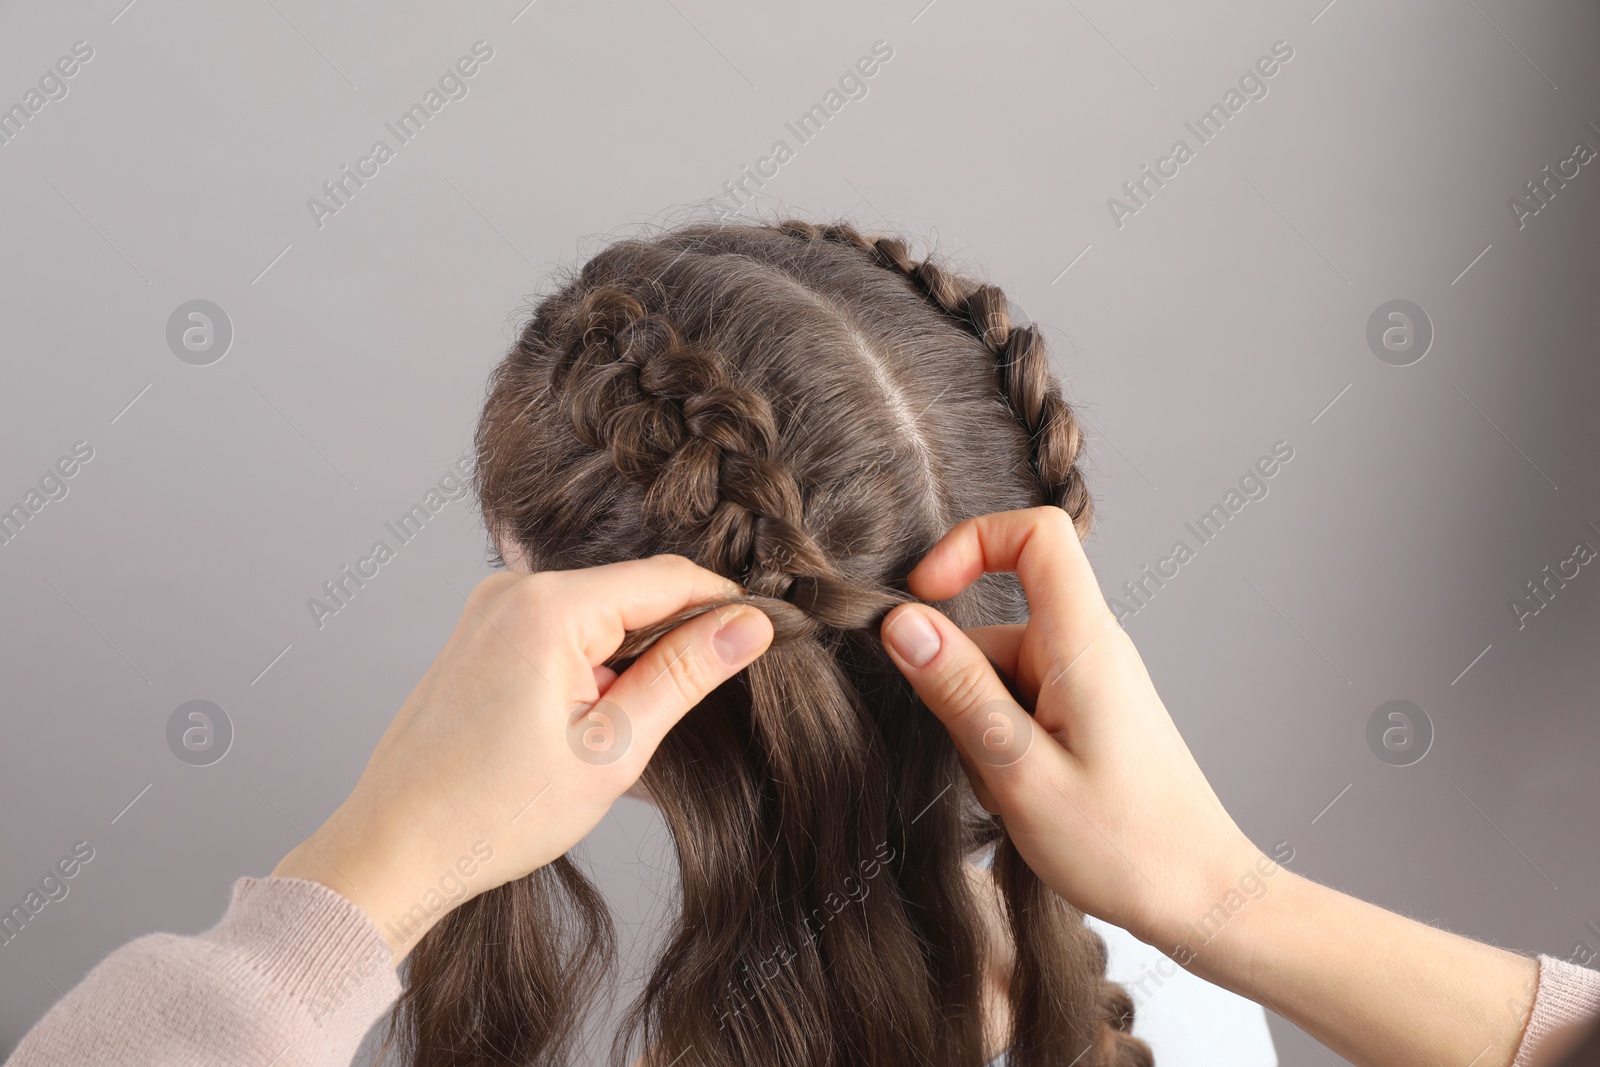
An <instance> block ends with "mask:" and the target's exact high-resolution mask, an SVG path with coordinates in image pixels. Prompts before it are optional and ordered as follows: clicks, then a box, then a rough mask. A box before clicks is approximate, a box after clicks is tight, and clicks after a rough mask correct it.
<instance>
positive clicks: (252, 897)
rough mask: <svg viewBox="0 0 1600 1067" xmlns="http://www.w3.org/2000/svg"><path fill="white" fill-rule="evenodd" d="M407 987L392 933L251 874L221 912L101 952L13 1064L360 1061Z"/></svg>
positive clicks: (292, 884) (337, 1066) (311, 888)
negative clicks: (201, 927)
mask: <svg viewBox="0 0 1600 1067" xmlns="http://www.w3.org/2000/svg"><path fill="white" fill-rule="evenodd" d="M399 993H400V980H399V977H398V975H397V974H396V972H395V968H394V966H393V965H392V964H391V962H390V953H389V948H388V946H387V944H386V943H385V942H384V939H383V935H382V934H381V933H379V931H378V928H377V927H376V926H375V925H373V923H372V921H371V920H370V919H368V918H367V916H366V915H365V914H364V913H363V912H362V911H361V910H360V909H359V908H357V907H356V906H355V905H354V904H352V903H350V902H349V901H348V900H346V899H345V898H344V897H342V896H340V895H339V894H338V893H335V892H334V891H333V890H332V889H329V888H328V887H327V886H324V885H321V884H319V883H317V882H308V881H304V880H302V879H299V878H241V879H239V881H238V882H237V883H235V884H234V887H233V899H232V901H231V902H230V903H229V905H228V910H227V912H226V914H224V915H223V917H222V920H221V921H220V922H218V923H217V925H215V926H213V927H212V928H211V929H209V930H207V931H205V932H204V933H202V934H198V935H196V936H194V937H180V936H178V935H175V934H152V935H150V936H147V937H141V938H139V939H137V940H135V941H132V942H130V943H128V944H127V945H124V946H123V947H122V948H120V949H118V950H117V951H115V952H113V953H112V954H111V955H110V956H107V957H106V958H105V959H104V960H102V961H101V962H100V963H99V965H98V966H96V967H95V968H94V969H93V970H92V971H90V972H89V974H88V975H87V976H86V977H85V978H84V979H83V981H82V982H80V983H78V985H77V986H76V987H74V988H73V989H72V991H71V992H69V993H68V994H67V995H66V997H64V998H63V999H62V1000H61V1001H59V1002H58V1003H57V1004H56V1005H55V1006H54V1007H52V1008H51V1009H50V1011H49V1012H47V1013H46V1014H45V1016H44V1018H42V1019H40V1020H39V1022H38V1023H37V1024H35V1025H34V1027H33V1029H31V1030H29V1031H28V1033H27V1034H26V1035H25V1036H24V1037H23V1039H22V1042H21V1043H20V1044H19V1045H18V1046H17V1048H16V1051H15V1052H14V1053H13V1054H12V1056H11V1058H10V1059H9V1060H7V1061H6V1063H7V1065H8V1067H67V1065H69V1064H70V1065H73V1067H102V1065H111V1064H118V1065H128V1067H155V1065H157V1064H159V1065H161V1067H200V1065H212V1064H218V1063H245V1064H256V1065H258V1067H268V1065H269V1064H270V1065H272V1067H301V1065H304V1067H348V1064H349V1063H350V1061H351V1059H352V1058H353V1057H354V1056H355V1053H356V1050H357V1048H358V1047H359V1046H360V1044H361V1040H362V1038H363V1037H364V1036H365V1035H366V1033H367V1031H368V1030H369V1029H370V1028H371V1027H372V1024H373V1023H374V1022H376V1021H377V1019H378V1018H379V1016H381V1015H382V1014H383V1013H384V1012H385V1010H387V1009H388V1008H389V1006H390V1005H391V1004H393V1002H394V1000H395V998H396V997H397V996H398V995H399Z"/></svg>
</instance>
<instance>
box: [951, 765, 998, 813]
mask: <svg viewBox="0 0 1600 1067" xmlns="http://www.w3.org/2000/svg"><path fill="white" fill-rule="evenodd" d="M956 758H957V759H959V760H960V761H961V771H962V773H963V774H965V775H966V776H967V784H968V785H970V786H971V787H972V795H973V796H975V797H977V798H978V803H979V805H981V806H982V808H983V810H984V811H986V812H988V813H989V814H990V815H999V814H1000V806H999V805H998V804H996V803H995V801H994V794H993V793H991V792H990V791H989V787H988V785H986V784H985V783H984V781H983V775H981V774H979V773H978V768H976V767H974V766H973V765H972V761H971V760H970V759H968V758H967V754H966V753H965V752H963V751H961V750H960V749H959V748H958V749H956Z"/></svg>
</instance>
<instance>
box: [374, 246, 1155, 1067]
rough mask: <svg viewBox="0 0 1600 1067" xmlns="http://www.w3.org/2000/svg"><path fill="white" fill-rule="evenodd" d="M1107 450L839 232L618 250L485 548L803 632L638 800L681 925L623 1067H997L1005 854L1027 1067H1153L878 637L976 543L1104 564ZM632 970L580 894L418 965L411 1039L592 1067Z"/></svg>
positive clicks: (535, 401)
mask: <svg viewBox="0 0 1600 1067" xmlns="http://www.w3.org/2000/svg"><path fill="white" fill-rule="evenodd" d="M1080 441H1081V437H1080V432H1079V427H1078V424H1077V422H1076V420H1075V418H1074V416H1073V413H1072V410H1071V409H1070V408H1069V407H1068V406H1067V404H1066V403H1065V402H1064V401H1063V400H1062V398H1061V393H1060V389H1059V386H1058V384H1057V382H1056V379H1055V377H1054V376H1053V375H1052V374H1051V371H1050V368H1049V364H1048V360H1047V357H1046V354H1045V346H1044V342H1043V340H1042V338H1041V336H1040V333H1039V330H1038V329H1037V327H1035V326H1033V325H1020V326H1019V325H1017V324H1015V323H1013V321H1012V318H1011V315H1010V312H1009V310H1008V304H1007V301H1006V299H1005V297H1004V295H1003V294H1002V293H1001V292H1000V291H999V290H998V289H996V288H994V287H992V286H989V285H977V284H974V283H972V282H970V281H968V280H966V279H964V278H962V277H960V276H959V275H957V274H955V273H953V272H951V271H950V270H948V269H946V268H945V267H944V266H942V265H941V264H940V263H939V262H938V261H936V260H935V259H933V258H928V259H924V260H921V261H917V260H914V259H912V258H911V256H910V254H909V253H908V250H907V245H906V243H905V242H904V241H902V240H900V239H898V238H895V237H880V238H877V239H876V240H870V239H868V238H866V237H864V236H862V235H861V234H860V233H859V232H858V231H857V230H856V229H855V228H853V227H852V226H850V225H848V224H844V223H838V224H834V225H827V226H814V225H811V224H809V223H805V222H792V221H791V222H784V223H781V224H777V225H763V224H737V225H727V224H701V225H691V226H687V227H684V228H680V229H676V230H672V231H669V232H665V233H661V234H658V235H655V236H651V237H649V238H641V239H633V240H624V241H620V242H618V243H615V244H613V245H611V246H610V247H608V248H606V249H604V250H603V251H601V252H600V253H599V254H597V255H595V256H594V257H593V258H592V259H590V260H589V261H588V262H587V263H586V264H584V266H583V268H582V269H581V271H579V272H577V273H576V274H575V275H574V276H572V277H570V278H568V279H566V280H565V283H564V284H563V285H562V286H561V287H560V288H559V289H558V290H557V291H556V292H555V293H554V294H553V295H551V296H549V297H548V298H546V299H544V300H543V301H542V302H541V303H540V304H539V305H538V307H537V308H536V310H535V312H534V314H533V315H532V318H531V320H530V321H529V322H528V323H527V325H526V327H525V328H524V330H523V332H522V334H521V337H520V339H519V340H518V342H517V344H516V345H515V347H514V348H513V349H512V350H511V352H510V353H509V354H508V355H507V356H506V357H505V360H504V361H503V362H502V363H501V364H500V366H499V367H498V368H497V369H496V371H495V372H494V375H493V378H492V379H491V381H490V389H489V396H488V400H487V403H486V405H485V408H484V412H483V417H482V420H481V422H480V424H479V428H478V434H477V450H478V461H477V469H476V486H477V489H478V493H479V496H480V499H481V502H482V506H483V511H484V516H485V520H486V522H487V524H488V526H489V529H490V530H491V531H493V532H495V533H496V534H497V535H498V537H499V538H500V543H501V544H503V545H514V546H515V549H516V551H517V552H518V553H519V554H521V555H524V556H525V557H526V560H527V561H528V563H529V564H530V565H531V567H532V568H534V569H555V568H559V569H566V568H573V567H582V566H588V565H593V564H600V563H607V562H612V561H616V560H621V559H628V558H636V557H641V556H647V555H651V554H654V553H658V552H678V553H682V554H683V555H686V556H689V557H690V558H692V559H694V560H695V561H696V562H698V563H700V564H702V565H703V566H706V567H708V568H710V569H712V570H715V571H718V572H720V573H722V574H724V575H727V576H729V577H732V578H735V579H736V580H738V581H740V582H741V583H743V585H744V586H745V587H746V588H747V589H748V590H749V591H750V592H751V594H752V595H751V598H750V599H751V600H752V602H755V603H758V604H759V605H761V606H762V607H763V609H764V610H766V611H767V612H768V614H769V615H771V616H772V618H773V620H774V624H775V631H776V638H775V640H774V644H773V647H772V648H771V649H770V650H769V651H768V652H767V653H766V654H765V655H764V656H762V657H761V658H760V659H758V660H757V661H756V662H755V663H754V664H752V665H751V666H750V667H748V668H747V669H746V670H745V671H743V672H742V673H741V674H740V675H739V676H738V677H736V678H734V679H733V680H732V681H730V682H728V683H726V684H724V685H723V686H721V687H720V688H719V689H718V690H717V691H716V692H715V693H714V694H713V695H712V696H711V697H710V698H708V699H707V700H705V701H704V702H703V703H702V704H701V705H700V706H699V707H697V708H696V709H694V710H693V711H691V712H690V713H689V715H688V716H687V717H686V718H684V719H683V721H682V722H681V723H680V724H679V725H678V726H676V727H675V728H674V729H673V730H672V732H671V733H670V734H669V735H668V737H667V738H666V740H665V742H664V743H663V744H662V745H661V747H660V749H659V750H658V751H657V753H656V754H655V755H654V757H653V758H652V760H651V762H650V764H649V767H648V769H647V770H646V772H645V775H644V778H643V779H642V781H643V784H644V786H645V788H646V789H647V790H648V792H649V793H650V795H651V798H652V799H653V800H654V801H655V802H656V804H657V806H658V807H659V808H660V809H661V812H662V815H663V816H664V818H665V821H666V824H667V826H668V827H669V829H670V831H671V834H672V837H673V841H674V843H675V845H676V850H677V858H678V866H679V870H680V875H681V881H682V900H681V906H682V907H681V915H680V917H679V918H678V920H677V922H676V924H675V926H674V927H673V929H672V930H671V931H670V933H669V936H668V938H667V939H666V944H665V949H664V951H663V953H662V955H661V956H660V959H659V960H658V961H657V962H656V964H655V966H654V971H653V973H652V974H651V976H650V978H649V980H648V983H647V984H646V986H645V988H644V990H643V993H642V995H641V997H640V998H639V1000H638V1001H637V1002H636V1003H635V1004H634V1005H633V1006H632V1008H631V1009H630V1011H629V1012H628V1014H627V1016H626V1024H625V1026H624V1028H623V1030H622V1032H621V1033H619V1034H618V1035H617V1039H616V1041H615V1043H614V1045H613V1048H612V1062H613V1063H620V1062H623V1061H625V1059H626V1057H627V1056H628V1055H629V1054H630V1052H637V1051H639V1050H640V1049H643V1050H645V1051H646V1054H647V1057H648V1060H647V1062H648V1063H650V1064H651V1067H666V1065H667V1064H674V1065H675V1067H701V1065H717V1067H752V1065H754V1067H791V1065H793V1067H856V1065H871V1067H976V1065H979V1064H981V1063H983V1062H984V1060H985V1058H986V1057H985V1049H984V1041H983V1016H982V1012H981V1004H982V992H983V988H982V987H983V983H982V975H983V974H984V967H985V965H986V962H990V961H989V960H988V957H989V955H990V949H989V947H987V946H986V944H985V940H984V935H983V927H982V921H983V919H982V909H981V905H980V902H979V900H978V898H977V895H976V893H975V891H974V888H973V885H972V884H971V882H969V879H968V876H967V873H966V872H967V867H966V863H967V860H968V857H970V856H971V855H973V854H974V853H975V852H976V851H977V850H978V849H980V848H983V847H985V846H986V845H990V844H994V845H996V846H997V847H996V851H995V860H994V872H995V882H996V885H997V886H998V888H999V896H1000V898H1001V900H1002V901H1003V912H1004V917H1005V921H1006V922H1008V923H1009V934H1010V941H1011V947H1010V951H1011V954H1012V955H1013V956H1014V964H1013V966H1012V969H1011V974H1010V983H1009V1001H1010V1008H1011V1018H1012V1032H1011V1033H1010V1035H1009V1045H1008V1048H1007V1051H1008V1058H1009V1067H1044V1065H1056V1067H1066V1065H1068V1064H1075V1065H1077V1067H1134V1065H1148V1064H1149V1063H1150V1055H1149V1052H1148V1050H1147V1049H1146V1047H1145V1046H1144V1044H1143V1043H1141V1042H1139V1041H1137V1040H1136V1039H1134V1038H1133V1037H1132V1036H1131V1035H1130V1034H1128V1033H1127V1030H1128V1028H1129V1026H1130V1025H1131V1022H1132V1005H1131V1002H1130V1000H1129V998H1128V996H1127V994H1126V992H1125V991H1123V990H1122V989H1121V988H1120V987H1119V986H1116V985H1114V984H1113V983H1110V982H1108V981H1106V980H1105V978H1104V971H1105V948H1104V945H1103V943H1102V942H1101V940H1100V938H1099V937H1098V936H1096V935H1095V934H1094V933H1093V932H1092V931H1090V930H1089V929H1088V928H1086V927H1085V926H1084V925H1083V921H1082V915H1081V914H1080V913H1078V912H1077V911H1075V910H1074V909H1073V908H1072V907H1070V906H1069V905H1068V904H1066V903H1065V902H1064V901H1062V900H1061V899H1060V898H1059V897H1057V896H1056V895H1055V894H1054V893H1052V892H1051V891H1050V890H1048V889H1047V888H1045V887H1044V886H1043V885H1042V884H1041V883H1040V882H1039V880H1038V879H1037V878H1036V877H1035V876H1034V874H1033V872H1032V871H1031V870H1029V868H1028V867H1027V866H1026V865H1025V864H1024V863H1023V862H1022V860H1021V858H1020V857H1019V855H1018V854H1017V852H1016V850H1015V848H1014V847H1012V846H1011V844H1010V843H1009V841H1008V840H1007V839H1006V838H1005V835H1004V828H1003V826H1002V825H1001V824H1000V821H999V820H998V819H997V818H992V817H990V816H988V815H987V814H986V813H984V812H983V810H982V809H981V807H979V806H978V805H977V803H976V801H975V800H974V798H973V796H972V794H971V791H970V789H969V788H968V786H967V783H966V780H965V778H964V777H963V773H962V769H961V766H960V763H959V760H958V758H957V755H956V752H955V749H954V746H953V744H952V742H951V740H950V738H949V736H948V734H947V733H946V731H945V729H944V728H943V726H942V725H941V724H940V723H939V721H938V720H937V719H936V718H934V717H933V716H932V715H931V714H929V713H928V712H927V711H926V709H924V708H922V707H921V706H920V705H919V704H918V701H917V699H916V696H915V694H914V693H913V692H912V691H911V689H910V687H909V686H908V685H907V684H906V683H905V681H904V679H903V678H902V677H901V675H900V674H899V672H898V671H897V670H896V669H895V668H894V666H893V664H892V663H891V662H890V661H889V659H888V657H887V656H886V655H885V653H884V650H883V647H882V644H881V642H880V639H879V636H878V625H879V623H880V622H881V620H882V618H883V616H884V614H885V612H886V611H887V610H888V609H889V608H890V607H892V606H893V605H894V604H896V603H900V602H902V601H905V600H907V599H909V595H908V594H907V593H906V591H905V583H904V579H905V576H906V575H907V573H908V572H909V571H910V569H911V567H912V566H913V565H914V564H915V563H916V562H917V560H918V559H919V558H921V556H922V555H923V554H924V553H925V552H926V551H927V550H928V548H929V547H931V546H932V545H933V543H934V542H935V541H936V540H938V538H939V537H940V536H941V535H942V534H943V533H944V532H945V531H946V530H948V529H949V528H950V527H951V526H952V525H954V524H955V523H957V522H959V521H960V520H962V519H964V518H967V517H969V516H973V515H979V514H984V513H987V512H994V511H1003V510H1008V509H1013V508H1021V507H1030V506H1037V505H1055V506H1058V507H1061V508H1063V509H1065V510H1066V511H1067V512H1068V513H1069V514H1070V515H1071V516H1072V519H1073V521H1074V522H1075V524H1076V526H1077V528H1078V530H1079V533H1080V535H1086V534H1087V531H1088V526H1089V520H1090V511H1091V507H1090V498H1089V494H1088V491H1087V489H1086V488H1085V485H1084V480H1083V476H1082V473H1081V471H1080V470H1079V466H1078V458H1079V449H1080ZM940 607H941V608H942V609H943V610H945V611H946V612H947V613H948V614H949V615H950V616H951V618H952V619H954V620H955V621H956V622H957V623H958V624H959V625H962V626H973V625H982V624H991V623H1002V622H1019V621H1022V620H1023V619H1025V618H1026V613H1027V606H1026V602H1025V600H1024V598H1023V597H1022V595H1021V591H1020V588H1019V587H1018V586H1017V584H1016V582H1015V579H1014V578H1012V577H1011V576H1009V575H989V576H986V577H984V578H983V579H980V580H979V582H977V583H976V584H975V585H974V586H973V587H972V588H970V589H968V590H967V591H965V592H963V593H962V594H961V595H959V596H957V597H955V598H954V599H953V600H951V601H948V602H945V603H943V604H941V605H940ZM659 630H660V628H657V631H656V632H659ZM650 636H653V635H643V636H642V637H641V636H640V635H635V639H634V640H632V641H630V644H629V645H627V646H625V647H624V650H623V654H621V655H620V656H619V658H618V660H617V663H618V664H619V665H620V664H622V663H625V662H627V659H628V656H629V655H631V654H636V653H637V651H638V650H639V648H640V647H641V646H642V644H643V643H645V641H646V640H648V638H649V637H650ZM613 946H614V937H613V933H612V928H611V921H610V917H609V915H608V914H607V912H606V910H605V906H604V903H603V900H602V898H601V897H600V895H599V893H598V892H597V891H596V889H595V888H594V886H593V885H592V884H591V883H590V882H588V881H587V880H586V879H585V878H584V877H583V875H582V874H581V873H580V872H579V870H578V868H577V867H576V866H575V865H574V864H573V863H572V862H571V861H569V860H567V859H562V860H560V861H557V862H556V863H554V864H551V865H550V866H548V867H546V868H544V869H542V870H540V871H537V872H535V873H534V874H532V875H530V876H528V877H527V878H524V879H521V880H519V881H516V882H513V883H511V884H508V885H505V886H502V887H501V888H499V889H495V890H492V891H490V892H487V893H485V894H483V895H481V896H478V897H476V898H474V899H473V900H471V901H469V902H467V903H466V904H465V905H463V906H462V907H460V908H458V909H457V910H456V911H454V912H453V913H451V914H450V915H449V916H448V917H447V918H446V919H445V920H444V921H443V922H441V923H440V924H439V925H438V926H437V927H436V928H435V929H433V930H432V931H430V932H429V933H428V935H427V936H426V937H425V938H423V939H422V941H421V942H420V943H419V945H418V946H417V948H416V950H415V951H414V952H413V954H412V956H411V958H410V963H409V974H408V984H407V987H406V990H405V993H404V995H403V996H402V998H401V1000H400V1003H399V1004H398V1005H397V1007H396V1012H395V1016H394V1018H393V1020H392V1021H393V1023H394V1027H393V1032H394V1033H397V1034H398V1035H400V1038H401V1044H402V1048H403V1051H404V1054H405V1055H406V1057H408V1061H409V1062H411V1063H414V1064H417V1065H419V1067H433V1065H436V1064H439V1065H442V1064H453V1065H467V1064H470V1065H477V1064H484V1065H487V1064H495V1065H502V1064H519V1065H520V1064H555V1063H562V1062H565V1061H566V1060H567V1059H568V1057H569V1056H570V1055H571V1053H572V1047H573V1043H574V1036H575V1034H576V1032H577V1025H578V1023H579V1022H580V1021H581V1019H582V1011H581V1006H582V1005H583V1004H585V1003H586V1002H588V1000H589V994H591V993H592V992H593V991H595V990H596V989H597V988H598V987H599V983H600V981H601V979H602V978H603V977H604V974H605V970H606V965H607V963H608V962H609V960H610V958H611V954H612V950H613Z"/></svg>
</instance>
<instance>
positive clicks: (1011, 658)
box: [967, 623, 1032, 696]
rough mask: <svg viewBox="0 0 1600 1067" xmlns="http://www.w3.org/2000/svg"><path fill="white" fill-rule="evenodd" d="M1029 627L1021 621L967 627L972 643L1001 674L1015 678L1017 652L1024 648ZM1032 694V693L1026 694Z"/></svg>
mask: <svg viewBox="0 0 1600 1067" xmlns="http://www.w3.org/2000/svg"><path fill="white" fill-rule="evenodd" d="M1026 629H1027V628H1026V627H1025V626H1023V625H1021V624H1020V623H1008V624H1005V625H1000V626H972V627H968V629H967V636H968V637H970V638H972V643H973V644H975V645H977V646H978V648H979V650H980V651H982V652H983V654H984V655H985V656H986V657H988V659H989V662H990V663H993V664H994V669H995V670H996V671H998V672H999V673H1000V674H1002V675H1004V676H1006V677H1009V678H1012V679H1015V678H1016V676H1017V653H1018V651H1019V650H1020V649H1021V648H1022V635H1023V632H1024V631H1025V630H1026ZM1025 695H1027V696H1031V695H1032V694H1025Z"/></svg>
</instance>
